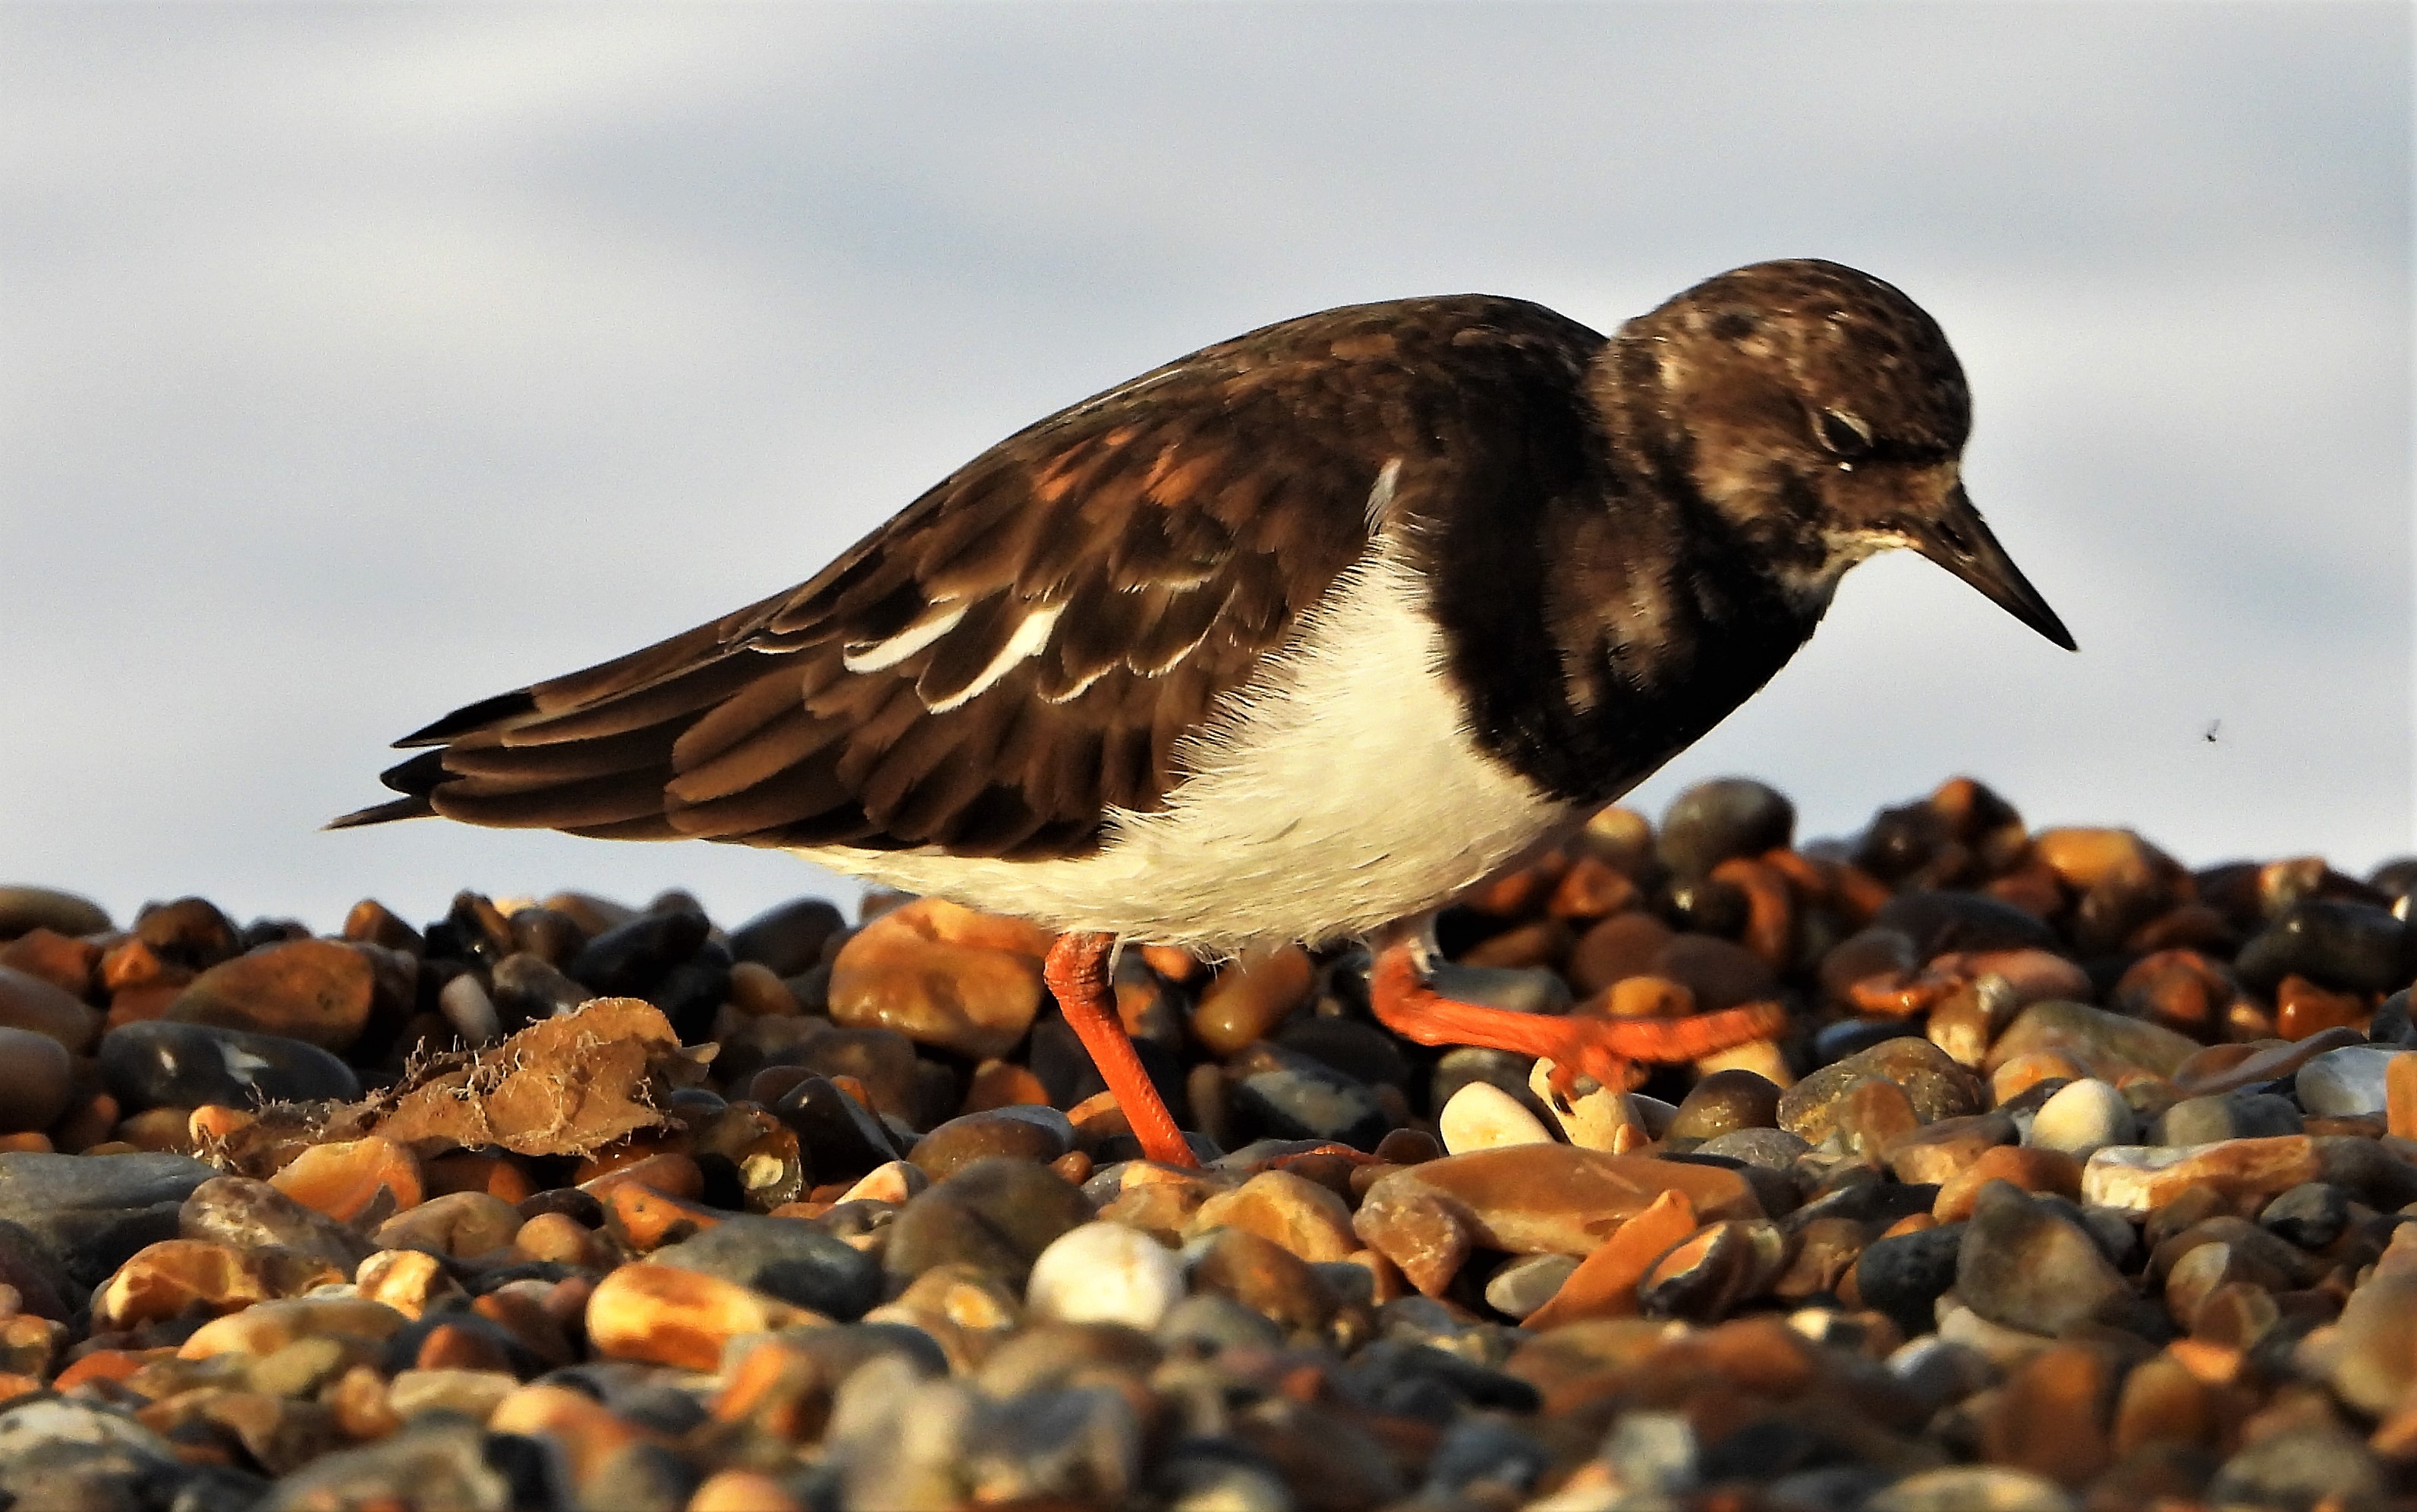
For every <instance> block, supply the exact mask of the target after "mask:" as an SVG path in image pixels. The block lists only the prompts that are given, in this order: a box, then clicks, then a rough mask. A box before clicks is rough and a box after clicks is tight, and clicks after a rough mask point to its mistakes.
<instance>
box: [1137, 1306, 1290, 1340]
mask: <svg viewBox="0 0 2417 1512" xmlns="http://www.w3.org/2000/svg"><path fill="white" fill-rule="evenodd" d="M1152 1337H1153V1338H1156V1339H1157V1340H1158V1341H1159V1342H1160V1343H1161V1344H1163V1345H1165V1346H1166V1347H1167V1348H1168V1349H1170V1350H1172V1349H1177V1348H1179V1347H1182V1346H1186V1345H1194V1346H1197V1347H1198V1348H1199V1349H1200V1351H1201V1352H1202V1353H1207V1354H1214V1353H1217V1352H1218V1351H1220V1350H1226V1349H1264V1350H1275V1349H1281V1348H1282V1347H1283V1346H1284V1330H1283V1329H1281V1328H1279V1327H1277V1326H1276V1325H1275V1323H1274V1322H1273V1321H1271V1320H1270V1319H1269V1318H1267V1317H1265V1316H1263V1315H1261V1314H1259V1313H1256V1312H1254V1311H1252V1310H1251V1309H1250V1308H1246V1307H1244V1306H1242V1305H1241V1304H1240V1303H1239V1302H1237V1301H1235V1300H1234V1299H1233V1298H1232V1297H1229V1296H1220V1295H1218V1294H1217V1293H1213V1292H1195V1293H1193V1294H1192V1295H1190V1296H1187V1297H1184V1298H1182V1299H1181V1300H1179V1301H1178V1302H1177V1303H1176V1304H1175V1306H1173V1307H1171V1308H1167V1309H1166V1316H1164V1317H1163V1318H1161V1319H1160V1320H1159V1321H1158V1328H1157V1331H1156V1333H1155V1334H1154V1335H1153V1336H1152Z"/></svg>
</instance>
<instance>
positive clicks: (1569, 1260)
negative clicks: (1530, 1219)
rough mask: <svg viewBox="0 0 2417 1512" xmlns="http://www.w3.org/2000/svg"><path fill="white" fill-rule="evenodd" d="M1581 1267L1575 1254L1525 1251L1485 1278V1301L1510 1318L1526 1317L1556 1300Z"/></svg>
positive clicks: (1487, 1304)
mask: <svg viewBox="0 0 2417 1512" xmlns="http://www.w3.org/2000/svg"><path fill="white" fill-rule="evenodd" d="M1577 1268H1578V1260H1577V1257H1576V1256H1574V1255H1523V1256H1521V1257H1520V1258H1519V1259H1517V1260H1514V1261H1513V1262H1511V1263H1509V1264H1507V1265H1505V1266H1503V1267H1502V1268H1501V1269H1500V1270H1497V1271H1496V1272H1495V1273H1494V1274H1493V1275H1492V1276H1491V1277H1489V1278H1487V1279H1486V1282H1485V1305H1486V1306H1487V1307H1489V1308H1493V1309H1494V1310H1495V1311H1497V1312H1498V1313H1501V1314H1503V1315H1504V1316H1505V1317H1510V1318H1525V1317H1527V1316H1528V1314H1529V1313H1531V1312H1534V1311H1535V1310H1536V1309H1537V1308H1541V1307H1543V1305H1544V1304H1545V1303H1547V1302H1550V1301H1551V1300H1553V1293H1556V1292H1558V1291H1559V1290H1560V1289H1561V1283H1562V1282H1564V1281H1566V1280H1568V1279H1569V1278H1570V1275H1571V1273H1572V1272H1573V1271H1575V1270H1576V1269H1577Z"/></svg>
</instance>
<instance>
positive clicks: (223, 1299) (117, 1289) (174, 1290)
mask: <svg viewBox="0 0 2417 1512" xmlns="http://www.w3.org/2000/svg"><path fill="white" fill-rule="evenodd" d="M343 1279H344V1273H342V1272H341V1271H339V1270H337V1269H336V1268H335V1267H334V1266H332V1265H329V1264H327V1263H325V1262H321V1261H312V1260H305V1259H302V1258H301V1257H300V1256H297V1255H294V1254H292V1253H290V1252H288V1251H286V1250H281V1249H264V1250H256V1251H249V1252H247V1251H243V1250H238V1249H235V1248H233V1247H229V1246H227V1245H222V1244H217V1243H214V1242H211V1241H208V1240H200V1239H162V1240H160V1242H159V1243H158V1244H152V1245H145V1246H144V1247H142V1248H141V1249H139V1250H137V1251H135V1253H134V1254H133V1255H132V1256H130V1257H129V1258H128V1260H127V1262H126V1263H125V1264H123V1265H120V1266H119V1267H118V1268H117V1271H116V1273H115V1274H114V1275H113V1276H111V1277H110V1278H109V1279H108V1280H107V1281H104V1282H103V1283H101V1285H100V1287H99V1289H98V1290H97V1291H95V1292H94V1293H93V1296H92V1318H93V1326H94V1327H95V1328H99V1329H113V1328H133V1327H137V1326H140V1325H141V1324H143V1323H158V1322H160V1321H163V1320H166V1319H170V1318H175V1317H176V1316H178V1315H179V1314H181V1313H183V1312H185V1311H186V1310H187V1309H188V1308H199V1309H201V1310H203V1311H206V1312H209V1313H211V1314H218V1313H225V1312H232V1311H234V1310H236V1308H248V1307H250V1306H251V1305H252V1304H253V1303H255V1302H266V1301H267V1300H269V1299H270V1298H272V1297H279V1296H291V1295H294V1294H296V1293H301V1292H305V1291H308V1290H309V1289H310V1288H312V1287H313V1286H317V1285H320V1284H322V1283H324V1282H328V1281H342V1280H343Z"/></svg>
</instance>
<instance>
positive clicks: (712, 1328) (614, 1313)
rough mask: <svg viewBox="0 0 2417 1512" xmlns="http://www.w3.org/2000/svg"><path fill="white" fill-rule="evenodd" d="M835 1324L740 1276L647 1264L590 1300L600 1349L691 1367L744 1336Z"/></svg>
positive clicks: (713, 1364) (620, 1270) (623, 1270)
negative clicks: (726, 1277) (758, 1289)
mask: <svg viewBox="0 0 2417 1512" xmlns="http://www.w3.org/2000/svg"><path fill="white" fill-rule="evenodd" d="M793 1323H828V1319H825V1318H823V1317H822V1316H821V1315H819V1314H817V1313H814V1312H811V1311H809V1310H807V1309H806V1308H797V1307H791V1306H790V1305H789V1304H787V1303H785V1302H783V1301H781V1300H780V1299H778V1298H777V1297H770V1296H767V1295H765V1294H764V1293H761V1292H756V1291H752V1290H750V1289H749V1288H747V1287H743V1286H740V1285H738V1284H737V1283H736V1282H732V1281H725V1280H722V1279H721V1278H717V1277H712V1276H707V1275H705V1274H704V1273H703V1272H700V1271H688V1270H678V1269H675V1268H674V1267H672V1266H669V1265H655V1264H649V1263H645V1262H632V1263H630V1264H627V1265H622V1266H619V1267H617V1268H616V1269H615V1270H613V1271H612V1272H611V1273H609V1274H608V1275H606V1276H605V1278H603V1279H602V1280H600V1281H599V1282H597V1283H596V1291H595V1294H594V1295H593V1296H591V1297H590V1298H589V1299H588V1303H587V1338H588V1340H589V1342H590V1343H591V1344H593V1345H594V1347H595V1349H596V1352H597V1353H600V1354H602V1355H604V1356H606V1357H607V1358H610V1359H616V1360H643V1361H646V1362H648V1363H650V1364H655V1365H673V1366H678V1367H680V1368H683V1369H689V1370H712V1369H716V1368H719V1367H720V1366H721V1363H722V1345H724V1344H726V1343H728V1342H729V1341H730V1340H731V1339H733V1338H737V1336H738V1335H740V1334H755V1333H764V1332H768V1331H769V1330H771V1329H775V1328H785V1327H788V1326H790V1325H791V1324H793Z"/></svg>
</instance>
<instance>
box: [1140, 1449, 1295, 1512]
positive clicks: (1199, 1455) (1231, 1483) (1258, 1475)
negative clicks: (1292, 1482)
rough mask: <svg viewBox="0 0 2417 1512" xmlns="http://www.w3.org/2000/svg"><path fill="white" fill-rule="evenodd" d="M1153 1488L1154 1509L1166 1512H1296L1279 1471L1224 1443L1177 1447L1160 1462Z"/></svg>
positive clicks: (1290, 1491)
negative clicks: (1160, 1508) (1161, 1508)
mask: <svg viewBox="0 0 2417 1512" xmlns="http://www.w3.org/2000/svg"><path fill="white" fill-rule="evenodd" d="M1229 1445H1230V1446H1229ZM1150 1487H1151V1491H1152V1493H1153V1500H1152V1502H1151V1504H1152V1505H1154V1506H1162V1507H1164V1508H1165V1509H1166V1512H1293V1507H1294V1505H1295V1503H1294V1500H1293V1494H1292V1489H1291V1488H1290V1487H1288V1486H1286V1485H1285V1481H1284V1477H1283V1476H1282V1475H1280V1474H1277V1473H1276V1471H1275V1469H1274V1467H1272V1466H1270V1465H1269V1464H1268V1463H1267V1462H1266V1461H1265V1460H1263V1459H1260V1458H1259V1457H1258V1456H1256V1455H1254V1454H1252V1453H1251V1452H1250V1451H1249V1450H1248V1449H1246V1448H1244V1447H1242V1446H1241V1445H1240V1444H1232V1443H1231V1441H1227V1440H1222V1439H1187V1440H1184V1441H1181V1442H1179V1443H1178V1444H1176V1445H1175V1446H1174V1447H1172V1448H1170V1449H1169V1450H1168V1451H1167V1452H1166V1453H1165V1454H1163V1455H1162V1456H1161V1457H1160V1458H1159V1461H1158V1465H1157V1468H1156V1470H1155V1472H1154V1474H1153V1475H1152V1478H1151V1483H1150Z"/></svg>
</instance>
